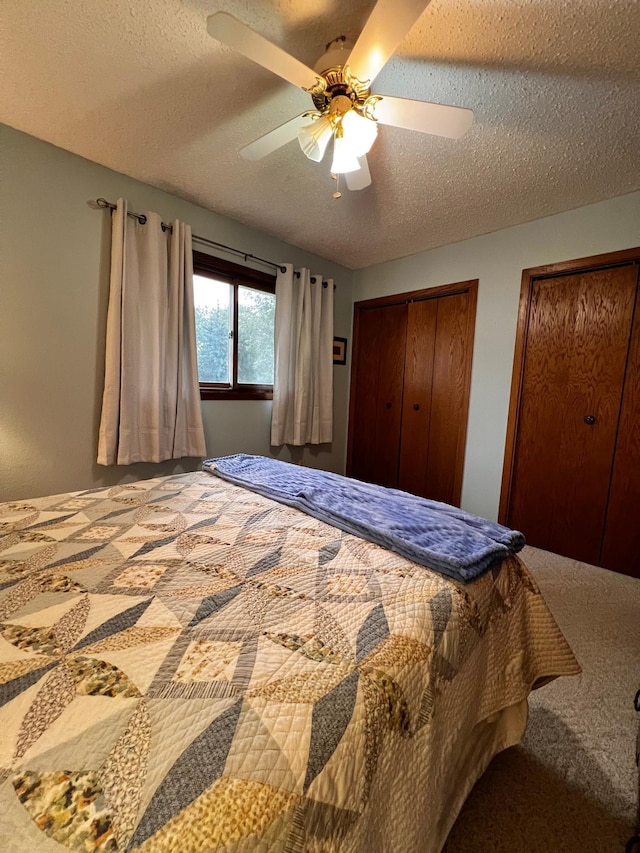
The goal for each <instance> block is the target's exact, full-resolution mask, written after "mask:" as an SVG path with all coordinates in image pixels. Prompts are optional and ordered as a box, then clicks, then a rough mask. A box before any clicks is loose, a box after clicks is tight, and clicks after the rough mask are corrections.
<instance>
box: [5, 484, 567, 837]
mask: <svg viewBox="0 0 640 853" xmlns="http://www.w3.org/2000/svg"><path fill="white" fill-rule="evenodd" d="M0 534H1V536H2V538H1V539H0V702H1V707H0V732H1V734H0V838H2V839H5V841H4V849H10V850H11V851H16V853H22V851H24V852H25V853H26V851H29V853H33V851H43V853H45V852H46V851H51V853H55V851H57V852H58V853H61V851H62V850H64V849H73V850H82V851H101V852H102V851H105V853H107V851H108V853H115V851H140V853H152V851H162V853H196V851H224V853H245V851H252V853H253V851H264V852H265V853H266V851H281V853H302V852H303V851H309V853H338V851H339V853H347V851H348V853H365V851H366V853H373V851H375V853H387V852H388V853H399V852H400V851H401V852H402V853H414V852H415V853H418V851H420V853H437V851H439V850H440V849H441V847H442V845H443V844H444V842H445V839H446V836H447V834H448V832H449V830H450V828H451V826H452V824H453V822H454V821H455V818H456V816H457V814H458V812H459V809H460V807H461V806H462V803H463V802H464V800H465V798H466V796H467V794H468V793H469V791H470V789H471V788H472V786H473V784H474V783H475V781H476V780H477V779H478V777H479V776H480V775H481V774H482V772H483V771H484V770H485V768H486V766H487V765H488V763H489V761H490V760H491V758H492V757H493V755H495V754H496V753H497V752H498V751H500V750H502V749H505V748H507V747H509V746H512V745H514V744H516V743H518V742H519V740H520V739H521V737H522V735H523V732H524V729H525V726H526V720H527V696H528V694H529V692H530V691H531V689H532V688H533V687H535V686H538V685H541V684H543V683H544V682H545V681H548V680H549V679H551V678H554V677H556V676H560V675H569V674H573V673H576V672H577V671H578V665H577V663H576V661H575V659H574V657H573V654H572V653H571V650H570V649H569V647H568V645H567V643H566V641H565V640H564V638H563V636H562V634H561V632H560V630H559V629H558V627H557V625H556V623H555V622H554V620H553V618H552V616H551V614H550V612H549V610H548V609H547V607H546V605H545V603H544V601H543V599H542V597H541V595H540V592H539V590H538V588H537V586H536V584H535V582H534V580H533V579H532V578H531V576H530V575H529V573H528V572H527V570H526V568H525V567H524V565H523V564H522V562H521V560H520V559H519V557H518V556H517V555H515V554H512V555H509V556H508V557H506V558H504V559H501V560H499V561H496V562H495V563H494V564H493V565H492V566H491V567H490V568H489V570H487V571H485V572H484V573H483V574H482V576H481V577H479V578H478V579H477V580H475V581H473V582H472V583H467V584H465V583H461V582H460V581H457V580H453V579H451V578H447V577H446V576H444V575H443V574H441V573H438V572H436V571H433V570H431V569H429V568H425V567H424V566H422V565H418V564H417V563H415V562H412V561H411V560H409V559H407V558H406V557H404V556H401V555H399V554H398V553H395V552H393V551H390V550H388V549H385V548H383V547H381V546H380V545H378V544H374V543H373V542H370V541H366V540H364V539H362V538H360V537H358V536H356V535H354V534H353V533H349V532H346V531H345V530H341V529H338V528H337V527H335V526H332V525H329V524H327V523H326V522H325V521H321V520H319V519H317V518H314V517H312V516H310V515H307V514H305V513H303V512H301V511H300V510H299V509H296V508H294V507H291V506H286V505H284V504H282V503H278V502H275V501H273V500H271V499H270V498H267V497H265V496H264V495H261V494H258V493H256V492H255V491H251V490H248V489H246V488H244V487H241V486H239V485H235V484H233V483H230V482H228V481H226V480H224V479H221V478H220V477H216V476H214V475H213V474H212V473H211V472H209V471H201V472H197V473H190V474H182V475H178V476H169V477H161V478H156V479H151V480H144V481H140V482H135V483H130V484H126V485H120V486H116V487H113V488H104V489H95V490H91V491H83V492H75V493H69V494H65V495H57V496H52V497H45V498H38V499H35V500H29V501H19V502H13V503H7V504H2V505H0ZM7 839H10V844H9V848H7V846H6V844H7Z"/></svg>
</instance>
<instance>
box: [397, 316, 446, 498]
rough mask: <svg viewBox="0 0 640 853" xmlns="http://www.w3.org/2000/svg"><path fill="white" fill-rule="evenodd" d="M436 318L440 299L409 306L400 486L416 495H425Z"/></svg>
mask: <svg viewBox="0 0 640 853" xmlns="http://www.w3.org/2000/svg"><path fill="white" fill-rule="evenodd" d="M437 316H438V300H437V299H425V300H422V301H420V302H412V303H411V304H410V305H409V309H408V318H407V349H406V357H405V373H404V394H403V402H402V437H401V443H400V474H399V478H398V486H399V488H401V489H404V490H405V491H407V492H412V493H413V494H414V495H426V480H427V462H428V458H429V421H430V417H431V388H432V382H433V353H434V348H435V340H436V318H437ZM416 406H418V408H417V409H416V408H415V407H416Z"/></svg>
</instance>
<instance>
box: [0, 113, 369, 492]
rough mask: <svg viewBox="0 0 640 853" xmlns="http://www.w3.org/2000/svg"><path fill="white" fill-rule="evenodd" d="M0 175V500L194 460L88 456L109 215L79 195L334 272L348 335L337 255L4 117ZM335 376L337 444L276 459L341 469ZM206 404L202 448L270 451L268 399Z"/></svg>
mask: <svg viewBox="0 0 640 853" xmlns="http://www.w3.org/2000/svg"><path fill="white" fill-rule="evenodd" d="M0 179H1V182H2V189H1V191H0V500H12V499H20V498H27V497H36V496H38V495H45V494H54V493H57V492H64V491H70V490H78V489H85V488H91V487H94V486H101V485H112V484H115V483H121V482H126V481H130V480H137V479H140V478H141V477H150V476H155V475H158V474H169V473H173V472H176V473H177V472H181V471H185V470H192V469H194V468H196V467H198V464H199V460H188V459H187V460H182V461H179V462H169V463H163V464H161V465H150V464H149V465H145V464H138V465H132V466H127V467H117V466H115V467H112V468H103V467H102V466H99V465H97V463H96V462H95V457H96V450H97V432H98V424H99V419H100V407H101V402H102V386H103V376H104V334H105V324H106V311H107V300H108V288H109V246H110V216H109V214H108V213H107V212H105V211H99V210H92V209H91V207H89V206H88V204H87V202H88V201H90V200H92V199H96V198H98V197H99V196H103V197H104V198H107V199H109V200H110V201H115V199H116V198H118V197H119V196H123V197H125V198H127V199H129V201H130V204H131V209H132V210H135V211H144V210H155V211H156V212H157V213H159V214H160V215H161V216H162V217H163V218H164V219H165V220H171V219H175V218H179V219H183V220H184V221H186V222H189V223H190V224H191V226H192V229H193V233H194V234H198V235H200V236H203V237H208V238H210V239H212V240H216V241H218V242H221V243H225V244H227V245H230V246H234V247H236V248H239V249H242V250H243V251H247V252H250V253H252V254H255V255H259V256H261V257H264V258H269V259H273V260H275V261H289V262H292V263H294V264H295V265H304V266H308V267H311V269H312V272H318V273H321V274H322V275H324V276H325V278H327V277H332V278H334V279H335V282H336V284H337V289H336V294H335V295H336V307H335V333H336V334H337V335H341V336H343V337H347V336H349V335H350V324H351V306H352V298H351V280H352V275H353V274H352V272H351V271H348V270H345V269H343V268H342V267H339V266H337V265H336V264H333V263H331V262H329V261H326V260H324V259H322V258H318V257H317V256H315V255H311V254H309V253H308V252H304V251H302V250H300V249H297V248H294V247H293V246H290V245H288V244H286V243H282V242H280V241H278V240H274V239H272V238H270V237H268V236H267V235H265V234H262V233H260V232H257V231H255V230H253V229H249V228H245V227H244V226H242V225H240V224H238V223H237V222H234V221H232V220H230V219H227V218H226V217H223V216H220V215H217V214H215V213H211V212H210V211H207V210H204V209H203V208H200V207H197V206H195V205H193V204H190V203H188V202H186V201H183V200H181V199H179V198H176V197H175V196H172V195H169V194H168V193H165V192H162V191H161V190H158V189H154V188H152V187H150V186H147V185H145V184H142V183H140V182H138V181H135V180H133V179H131V178H128V177H126V176H124V175H120V174H118V173H116V172H112V171H110V170H109V169H105V168H104V167H102V166H99V165H97V164H95V163H91V162H89V161H88V160H83V159H82V158H80V157H77V156H75V155H73V154H70V153H68V152H66V151H63V150H62V149H59V148H55V147H54V146H52V145H49V144H47V143H45V142H41V141H40V140H37V139H34V138H33V137H31V136H27V135H25V134H23V133H19V132H18V131H15V130H12V129H10V128H8V127H6V126H3V125H0ZM265 203H267V204H268V203H269V200H268V199H266V200H265ZM221 256H224V255H223V253H221ZM227 257H229V258H232V257H233V256H231V255H227ZM334 374H335V433H334V434H335V440H334V442H333V444H332V445H331V446H322V447H321V448H305V449H304V450H302V449H292V451H291V452H290V451H289V450H288V449H286V448H283V449H280V450H278V451H277V455H278V456H279V457H280V458H282V459H285V460H289V459H291V458H293V459H295V461H302V462H304V463H305V464H308V465H315V466H318V467H324V468H327V469H330V470H335V471H343V470H344V458H345V437H346V418H347V414H346V413H347V393H348V368H346V367H342V366H336V367H335V368H334ZM202 408H203V416H204V423H205V432H206V438H207V453H208V455H210V456H217V455H222V454H225V453H237V452H252V453H260V454H264V455H268V454H269V453H270V451H271V449H270V447H269V424H270V415H271V403H270V401H253V400H248V401H237V402H236V401H226V400H225V401H207V402H203V404H202Z"/></svg>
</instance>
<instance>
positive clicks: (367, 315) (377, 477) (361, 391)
mask: <svg viewBox="0 0 640 853" xmlns="http://www.w3.org/2000/svg"><path fill="white" fill-rule="evenodd" d="M406 333H407V306H406V304H402V305H390V306H388V307H385V308H373V309H370V310H366V311H363V312H362V313H361V316H360V325H359V328H358V353H357V355H356V358H357V368H356V400H355V409H354V421H355V422H354V432H353V436H354V437H353V447H352V465H351V475H352V476H353V477H357V478H358V479H361V480H367V481H368V482H371V483H378V484H380V485H382V486H397V484H398V454H399V447H400V425H401V421H402V384H403V374H404V357H405V345H406ZM354 355H355V354H354Z"/></svg>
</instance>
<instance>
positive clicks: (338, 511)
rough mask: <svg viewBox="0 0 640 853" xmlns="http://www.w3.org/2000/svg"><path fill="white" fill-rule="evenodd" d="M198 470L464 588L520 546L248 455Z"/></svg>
mask: <svg viewBox="0 0 640 853" xmlns="http://www.w3.org/2000/svg"><path fill="white" fill-rule="evenodd" d="M202 467H203V469H204V470H205V471H210V472H211V473H213V474H216V475H217V476H218V477H222V479H224V480H228V481H229V482H230V483H234V484H235V485H237V486H243V487H244V488H247V489H251V490H252V491H254V492H258V493H259V494H261V495H264V496H265V497H268V498H272V499H273V500H274V501H278V502H279V503H283V504H286V505H287V506H292V507H295V508H296V509H299V510H302V512H306V513H307V514H308V515H312V516H314V518H318V519H320V520H321V521H325V522H327V524H332V525H333V526H334V527H338V528H340V529H341V530H345V531H346V532H347V533H353V534H355V535H356V536H360V537H362V538H363V539H368V540H369V541H370V542H375V543H376V544H378V545H382V546H383V547H384V548H388V549H389V550H391V551H395V552H396V553H397V554H400V555H401V556H403V557H407V558H408V559H409V560H413V561H414V562H416V563H420V564H421V565H423V566H427V567H428V568H430V569H435V570H436V571H438V572H441V573H442V574H445V575H448V576H449V577H452V578H454V579H455V580H458V581H462V582H463V583H467V582H468V581H471V580H474V578H477V577H478V576H479V575H481V574H483V573H484V572H486V571H487V569H489V568H490V566H491V565H492V563H494V561H496V560H499V559H501V558H503V557H507V556H508V555H509V554H513V553H515V552H516V551H519V550H520V549H521V548H522V547H523V546H524V536H523V535H522V533H518V532H517V531H515V530H509V528H507V527H503V526H502V525H501V524H496V523H495V522H493V521H487V520H486V519H484V518H479V517H478V516H475V515H470V514H469V513H468V512H463V510H461V509H458V508H457V507H454V506H450V505H449V504H444V503H440V502H439V501H432V500H428V499H427V498H419V497H416V496H415V495H410V494H408V492H401V491H398V490H397V489H387V488H385V487H384V486H375V485H372V484H371V483H363V482H361V481H360V480H352V479H350V478H349V477H343V476H341V475H340V474H332V473H330V472H329V471H319V470H317V469H314V468H305V467H302V466H301V465H292V464H290V463H288V462H280V461H279V460H277V459H268V458H266V457H264V456H249V455H247V454H245V453H239V454H237V455H235V456H221V457H220V458H218V459H207V460H206V461H205V462H204V463H203V465H202Z"/></svg>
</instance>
